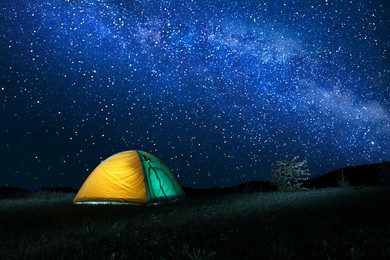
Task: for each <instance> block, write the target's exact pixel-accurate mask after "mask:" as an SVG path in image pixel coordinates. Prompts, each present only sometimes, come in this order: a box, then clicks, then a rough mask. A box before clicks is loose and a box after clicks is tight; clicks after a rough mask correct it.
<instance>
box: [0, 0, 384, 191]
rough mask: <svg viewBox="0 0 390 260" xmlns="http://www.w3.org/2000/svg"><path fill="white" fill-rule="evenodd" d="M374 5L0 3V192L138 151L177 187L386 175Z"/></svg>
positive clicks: (321, 1)
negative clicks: (284, 171) (342, 172)
mask: <svg viewBox="0 0 390 260" xmlns="http://www.w3.org/2000/svg"><path fill="white" fill-rule="evenodd" d="M389 38H390V6H389V4H388V3H387V1H385V0H373V1H364V0H360V1H357V0H350V1H345V0H344V1H343V0H339V1H332V0H312V1H310V0H297V1H294V0H286V1H273V0H272V1H271V0H269V1H222V0H221V1H213V0H211V1H205V0H201V1H184V0H172V1H160V0H158V1H157V0H150V1H141V0H139V1H125V0H123V1H121V0H111V1H108V0H106V1H105V0H82V1H76V0H74V1H72V0H51V1H49V0H42V1H39V0H29V1H27V0H26V1H23V0H20V1H11V0H9V1H1V3H0V48H1V49H0V50H1V57H0V73H1V74H0V94H1V106H0V119H1V121H2V123H1V125H2V127H1V129H0V134H1V135H0V136H1V137H0V145H1V153H2V154H1V165H2V171H1V174H0V176H1V179H0V185H13V186H24V187H40V186H50V185H51V186H54V185H56V186H60V185H71V186H74V187H79V186H80V185H81V184H82V182H83V181H84V179H85V178H86V177H87V176H88V174H89V173H90V172H91V171H92V170H93V168H94V167H96V166H97V165H98V164H99V163H100V161H101V160H103V159H105V158H107V157H108V156H110V155H112V154H113V153H117V152H120V151H124V150H131V149H139V150H144V151H148V152H151V153H153V154H155V155H156V156H157V157H159V158H161V159H162V160H163V161H164V162H165V163H166V164H167V165H168V166H169V167H170V168H171V169H172V171H173V173H174V174H175V175H176V176H178V180H179V181H180V182H181V183H182V185H184V186H192V187H211V186H230V185H234V184H237V183H241V182H244V181H247V180H253V179H259V180H265V179H268V178H269V172H270V170H271V167H272V165H273V163H274V162H275V161H276V160H284V159H292V158H293V157H294V156H300V158H301V159H302V160H303V159H305V158H306V159H307V161H308V165H309V168H310V169H309V170H310V171H311V173H312V174H313V175H314V176H315V175H319V174H324V173H326V172H328V171H330V170H334V169H336V168H338V167H344V166H347V165H358V164H365V163H372V162H381V161H382V160H390V150H389V147H390V94H389V93H390V85H389V83H390V72H389V69H390V66H389V65H390V60H389V54H388V51H389V49H390V48H389V45H390V41H389Z"/></svg>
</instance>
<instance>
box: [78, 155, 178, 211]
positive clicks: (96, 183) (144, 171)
mask: <svg viewBox="0 0 390 260" xmlns="http://www.w3.org/2000/svg"><path fill="white" fill-rule="evenodd" d="M181 197H184V192H183V189H182V188H181V186H180V184H179V183H178V182H177V180H176V178H175V177H174V176H173V174H172V172H171V171H170V170H169V169H168V167H167V166H166V165H165V164H164V163H162V162H161V161H160V160H159V159H158V158H157V157H155V156H154V155H152V154H149V153H146V152H143V151H138V150H132V151H125V152H121V153H117V154H114V155H113V156H111V157H109V158H108V159H106V160H105V161H103V162H102V163H101V164H100V165H99V166H98V167H96V169H95V170H94V171H93V172H92V173H91V174H90V175H89V177H88V178H87V179H86V180H85V182H84V184H83V185H82V187H81V188H80V190H79V192H78V193H77V195H76V197H75V198H74V200H73V202H75V203H136V204H150V203H156V202H164V201H170V200H174V199H178V198H181Z"/></svg>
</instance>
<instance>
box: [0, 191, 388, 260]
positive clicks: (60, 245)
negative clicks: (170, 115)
mask: <svg viewBox="0 0 390 260" xmlns="http://www.w3.org/2000/svg"><path fill="white" fill-rule="evenodd" d="M73 196H74V194H70V195H69V194H57V193H54V194H51V193H42V194H38V195H35V196H32V197H27V198H21V199H13V200H12V199H4V200H0V232H1V238H0V259H314V258H317V259H390V209H389V207H390V206H389V205H390V190H389V189H386V188H360V189H323V190H314V191H307V192H286V193H281V192H275V193H247V194H240V193H237V194H229V195H224V196H222V195H215V196H209V197H198V198H189V199H186V200H183V201H178V202H176V203H171V204H164V205H158V206H149V207H146V206H128V205H115V206H114V205H73V204H72V203H71V200H72V198H73Z"/></svg>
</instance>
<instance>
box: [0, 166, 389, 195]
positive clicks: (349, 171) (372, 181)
mask: <svg viewBox="0 0 390 260" xmlns="http://www.w3.org/2000/svg"><path fill="white" fill-rule="evenodd" d="M389 164H390V162H383V163H374V164H366V165H359V166H349V167H344V168H341V169H338V170H335V171H331V172H329V173H327V174H324V175H321V176H318V177H315V178H312V179H308V180H306V181H304V183H303V185H302V186H303V187H305V188H308V189H314V188H330V187H338V186H339V181H340V179H341V178H342V176H343V177H344V180H345V181H346V182H347V183H348V185H350V186H353V187H354V186H381V185H382V182H381V173H382V171H383V165H389ZM183 189H184V192H185V193H186V196H187V197H198V196H208V195H225V194H233V193H251V192H260V191H261V192H269V191H276V186H275V185H273V184H272V183H271V182H270V181H248V182H244V183H242V184H239V185H236V186H233V187H223V188H222V187H214V188H209V189H194V188H191V187H183ZM39 191H45V192H59V193H77V192H78V189H75V188H73V187H45V188H41V189H38V190H35V191H29V190H26V189H22V188H17V187H8V186H3V187H0V198H11V197H24V196H28V195H30V194H32V193H34V192H39Z"/></svg>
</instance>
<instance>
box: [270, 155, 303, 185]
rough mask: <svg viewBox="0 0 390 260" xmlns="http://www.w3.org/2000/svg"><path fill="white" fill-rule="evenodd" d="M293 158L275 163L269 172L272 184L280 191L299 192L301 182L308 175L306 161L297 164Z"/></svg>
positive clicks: (296, 157) (295, 158)
mask: <svg viewBox="0 0 390 260" xmlns="http://www.w3.org/2000/svg"><path fill="white" fill-rule="evenodd" d="M298 158H299V157H298V156H295V157H294V158H293V159H292V160H291V161H276V163H275V165H274V168H273V170H272V172H271V178H272V183H274V184H275V185H276V186H277V187H278V190H281V191H298V190H301V189H302V187H301V185H302V181H303V180H306V179H307V176H309V175H310V173H309V171H308V170H307V161H306V160H303V161H301V162H297V159H298Z"/></svg>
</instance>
